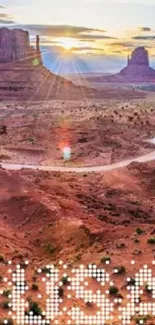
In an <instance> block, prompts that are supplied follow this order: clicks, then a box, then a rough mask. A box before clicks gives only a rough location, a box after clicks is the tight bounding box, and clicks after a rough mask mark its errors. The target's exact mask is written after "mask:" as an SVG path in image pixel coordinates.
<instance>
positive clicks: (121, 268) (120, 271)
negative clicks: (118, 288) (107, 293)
mask: <svg viewBox="0 0 155 325" xmlns="http://www.w3.org/2000/svg"><path fill="white" fill-rule="evenodd" d="M115 269H117V273H115V274H124V273H125V272H126V269H125V266H123V265H120V266H116V267H115V268H114V270H115Z"/></svg>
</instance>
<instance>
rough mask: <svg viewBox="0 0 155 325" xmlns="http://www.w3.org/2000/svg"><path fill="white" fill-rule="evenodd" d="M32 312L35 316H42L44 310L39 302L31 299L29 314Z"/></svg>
mask: <svg viewBox="0 0 155 325" xmlns="http://www.w3.org/2000/svg"><path fill="white" fill-rule="evenodd" d="M30 311H32V312H33V314H34V315H35V316H39V315H42V310H41V308H40V306H39V304H38V302H36V301H33V300H32V299H29V312H30Z"/></svg>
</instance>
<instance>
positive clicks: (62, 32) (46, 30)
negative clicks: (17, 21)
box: [15, 25, 114, 41]
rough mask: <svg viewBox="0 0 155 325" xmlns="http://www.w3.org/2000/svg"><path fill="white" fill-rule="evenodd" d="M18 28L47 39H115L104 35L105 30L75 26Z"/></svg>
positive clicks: (21, 26)
mask: <svg viewBox="0 0 155 325" xmlns="http://www.w3.org/2000/svg"><path fill="white" fill-rule="evenodd" d="M15 27H16V28H23V29H26V30H28V31H29V32H30V33H31V34H32V35H35V34H39V35H40V36H47V37H69V38H77V39H79V40H87V41H90V40H92V41H93V40H104V39H114V37H111V36H107V35H104V33H105V32H106V31H105V30H103V29H96V28H88V27H83V26H73V25H16V26H15Z"/></svg>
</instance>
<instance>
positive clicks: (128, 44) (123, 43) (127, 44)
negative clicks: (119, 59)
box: [110, 41, 135, 49]
mask: <svg viewBox="0 0 155 325" xmlns="http://www.w3.org/2000/svg"><path fill="white" fill-rule="evenodd" d="M110 46H114V47H123V48H126V47H127V48H131V49H132V48H133V47H135V43H134V42H127V41H120V42H113V43H110Z"/></svg>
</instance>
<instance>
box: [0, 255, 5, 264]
mask: <svg viewBox="0 0 155 325" xmlns="http://www.w3.org/2000/svg"><path fill="white" fill-rule="evenodd" d="M0 263H5V258H4V256H3V255H0Z"/></svg>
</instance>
